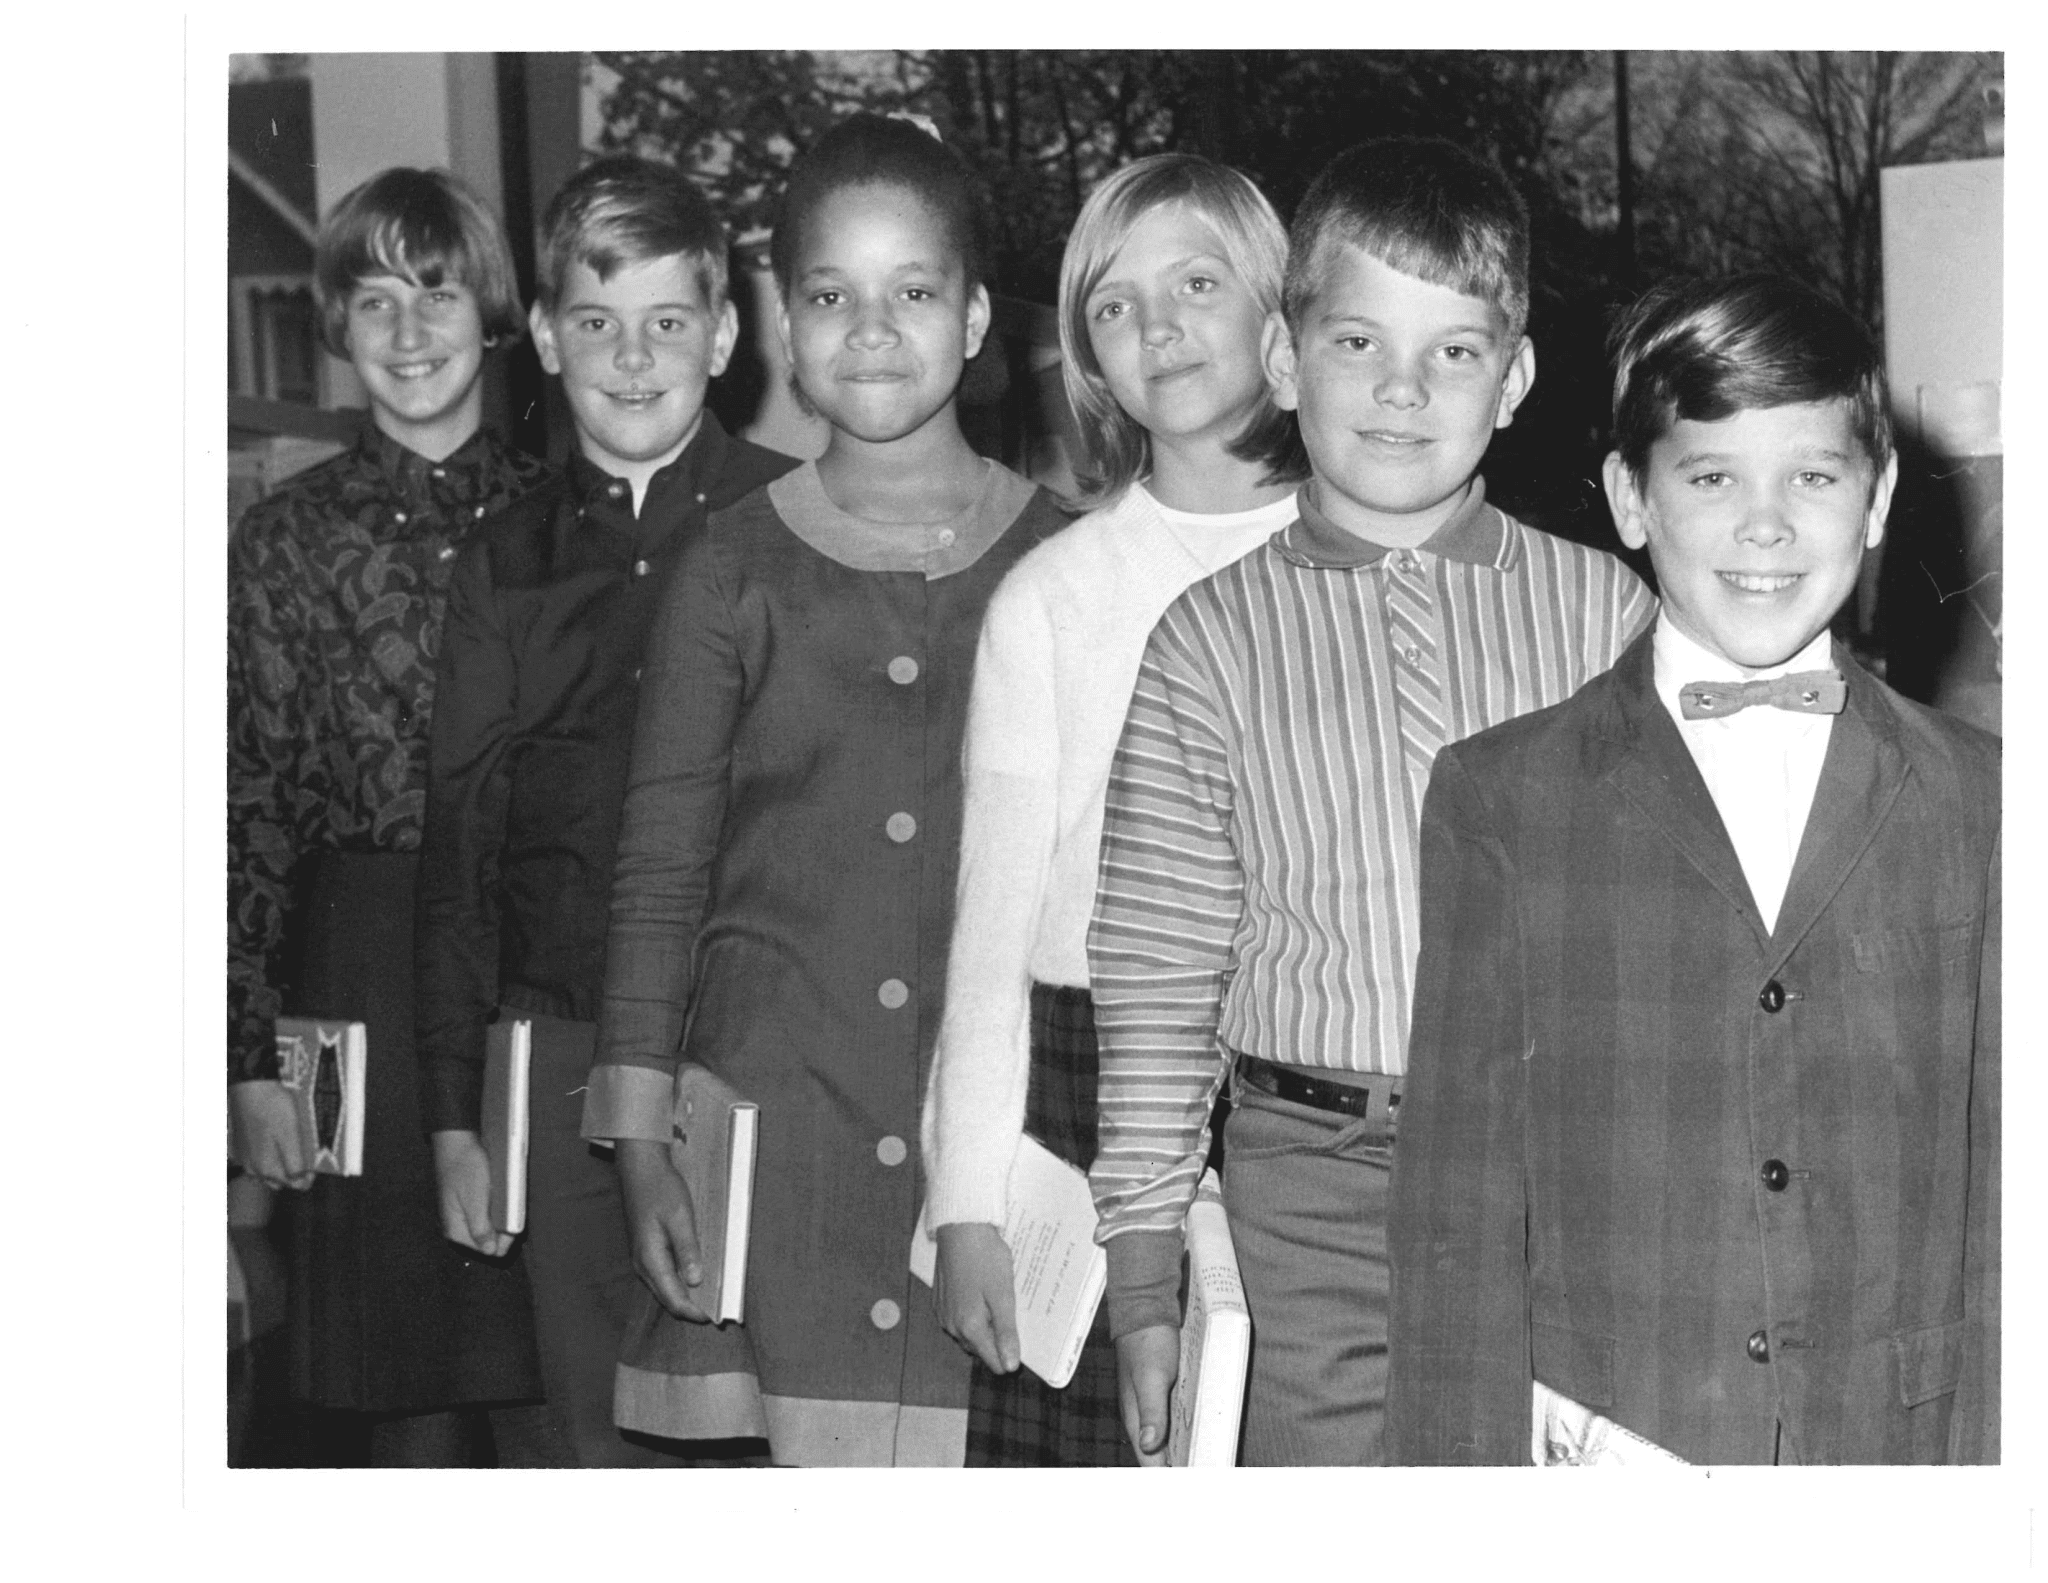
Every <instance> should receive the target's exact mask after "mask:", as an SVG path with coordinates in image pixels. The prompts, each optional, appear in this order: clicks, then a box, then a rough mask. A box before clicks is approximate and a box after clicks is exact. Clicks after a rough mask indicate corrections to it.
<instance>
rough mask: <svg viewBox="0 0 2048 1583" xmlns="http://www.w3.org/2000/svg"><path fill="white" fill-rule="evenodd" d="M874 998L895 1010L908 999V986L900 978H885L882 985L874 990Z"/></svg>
mask: <svg viewBox="0 0 2048 1583" xmlns="http://www.w3.org/2000/svg"><path fill="white" fill-rule="evenodd" d="M875 999H877V1000H879V1001H880V1002H881V1003H882V1004H883V1005H884V1006H887V1007H888V1008H889V1009H890V1010H891V1011H895V1010H896V1009H897V1008H899V1007H900V1006H902V1004H903V1003H904V1002H905V1001H907V1000H908V999H910V986H909V985H908V984H906V983H904V982H903V980H902V979H900V978H885V979H883V980H882V987H881V988H880V989H878V990H876V991H875Z"/></svg>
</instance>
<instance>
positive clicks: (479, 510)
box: [476, 506, 484, 522]
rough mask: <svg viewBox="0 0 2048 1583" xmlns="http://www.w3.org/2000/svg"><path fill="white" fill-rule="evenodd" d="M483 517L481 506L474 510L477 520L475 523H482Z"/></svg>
mask: <svg viewBox="0 0 2048 1583" xmlns="http://www.w3.org/2000/svg"><path fill="white" fill-rule="evenodd" d="M483 516H484V508H483V507H482V506H478V507H477V508H476V518H477V521H479V522H481V521H483Z"/></svg>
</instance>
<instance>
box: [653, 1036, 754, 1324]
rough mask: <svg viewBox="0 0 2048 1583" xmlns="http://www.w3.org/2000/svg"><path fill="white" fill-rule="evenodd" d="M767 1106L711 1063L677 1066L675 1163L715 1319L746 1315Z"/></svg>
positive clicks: (705, 1301) (703, 1291) (703, 1298)
mask: <svg viewBox="0 0 2048 1583" xmlns="http://www.w3.org/2000/svg"><path fill="white" fill-rule="evenodd" d="M760 1121H761V1107H760V1106H759V1105H756V1104H755V1103H753V1101H751V1100H747V1099H742V1098H741V1097H740V1095H739V1091H738V1090H737V1089H735V1088H734V1087H733V1086H732V1085H731V1084H730V1083H728V1082H726V1081H725V1079H724V1078H722V1077H720V1076H718V1075H717V1074H716V1073H715V1072H713V1071H711V1070H710V1069H709V1068H708V1067H703V1066H699V1065H697V1064H696V1063H695V1062H690V1061H686V1062H684V1063H683V1064H682V1065H681V1066H679V1067H677V1068H676V1091H675V1111H674V1117H673V1121H672V1125H671V1133H670V1138H669V1146H668V1157H669V1163H670V1164H671V1165H673V1166H674V1167H675V1170H676V1175H678V1176H680V1177H681V1178H682V1179H683V1183H684V1185H685V1186H687V1187H688V1188H689V1189H690V1207H691V1210H692V1212H693V1213H694V1214H695V1216H696V1219H697V1247H698V1251H699V1252H700V1253H701V1254H702V1255H703V1259H704V1280H703V1284H702V1285H700V1286H699V1287H698V1288H697V1292H696V1300H697V1306H698V1307H699V1308H701V1309H703V1310H704V1311H705V1312H706V1313H707V1314H709V1315H710V1316H711V1318H712V1320H713V1322H714V1323H717V1324H724V1323H726V1322H727V1321H728V1320H730V1321H732V1322H733V1323H735V1324H737V1323H740V1322H742V1321H743V1320H744V1319H745V1317H746V1316H745V1312H744V1304H745V1302H746V1295H747V1237H748V1233H749V1231H750V1230H751V1228H752V1226H753V1215H754V1153H755V1142H756V1137H757V1134H758V1132H759V1129H760Z"/></svg>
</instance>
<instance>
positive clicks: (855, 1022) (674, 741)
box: [584, 463, 1065, 1465]
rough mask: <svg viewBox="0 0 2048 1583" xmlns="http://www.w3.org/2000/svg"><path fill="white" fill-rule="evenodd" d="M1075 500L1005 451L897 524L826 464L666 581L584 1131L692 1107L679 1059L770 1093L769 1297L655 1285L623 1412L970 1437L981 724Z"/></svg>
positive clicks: (950, 1450)
mask: <svg viewBox="0 0 2048 1583" xmlns="http://www.w3.org/2000/svg"><path fill="white" fill-rule="evenodd" d="M1064 521H1065V519H1064V517H1063V516H1062V515H1061V514H1060V512H1059V511H1058V509H1057V508H1056V507H1055V505H1054V504H1053V502H1052V500H1051V498H1050V497H1049V496H1047V495H1046V494H1044V493H1043V492H1042V491H1039V490H1037V489H1035V488H1034V487H1033V486H1032V485H1030V484H1029V483H1027V482H1026V481H1025V480H1023V479H1021V478H1018V477H1017V476H1016V475H1014V474H1012V473H1010V472H1008V471H1007V470H1005V469H1003V468H1001V467H998V466H997V465H996V464H994V463H989V464H988V471H987V477H986V482H985V484H984V487H983V489H982V492H981V496H980V498H979V499H978V500H977V502H976V503H975V505H974V507H973V508H972V509H971V510H969V511H968V512H966V513H964V514H963V515H962V516H961V517H960V518H958V519H956V520H955V521H953V522H950V523H944V524H938V525H934V526H931V527H909V528H905V527H890V528H883V527H879V526H877V525H875V524H872V523H867V522H863V521H861V520H860V519H858V518H854V517H850V516H847V515H846V514H844V513H842V512H840V511H839V510H838V509H837V508H836V507H835V506H833V505H832V503H831V501H830V499H829V498H828V497H827V496H826V495H825V492H824V490H823V488H822V487H821V485H820V484H819V481H818V475H817V470H816V468H815V467H813V466H805V467H803V468H800V469H798V470H797V471H796V472H793V473H791V474H789V475H787V476H786V477H784V478H782V479H779V480H777V481H776V482H774V483H772V484H769V485H768V486H767V487H766V488H765V489H763V490H760V491H757V492H756V493H755V494H753V495H750V496H749V497H748V498H747V499H746V500H744V501H742V502H741V503H740V504H738V505H737V506H734V507H733V508H732V509H731V510H729V511H726V512H722V513H719V514H717V515H715V516H713V517H712V519H711V521H710V524H709V527H708V530H707V531H706V532H705V533H704V534H703V535H701V536H700V537H699V538H697V539H696V540H695V542H693V543H692V544H691V545H690V546H688V547H687V549H686V550H685V551H684V553H683V555H682V558H681V559H680V560H679V561H678V563H677V567H676V572H675V575H674V578H673V580H672V582H671V583H670V584H669V586H668V589H667V591H666V593H665V596H664V601H663V606H662V610H661V613H660V614H659V615H658V616H657V618H656V622H655V628H654V632H653V635H652V638H651V641H650V648H649V652H648V660H647V667H646V674H645V677H644V680H643V694H642V699H641V711H640V717H639V723H638V728H637V734H636V740H635V748H634V764H633V773H632V778H631V781H630V782H629V788H628V791H627V796H626V807H625V815H624V824H623V827H622V830H621V835H620V843H619V851H620V857H619V874H618V883H617V886H616V888H615V890H614V893H613V901H612V926H611V933H610V937H609V941H608V946H607V965H606V993H605V1003H604V1008H603V1014H602V1021H601V1024H600V1027H601V1033H600V1042H599V1053H598V1061H597V1064H596V1065H595V1066H594V1067H593V1069H592V1073H591V1088H590V1094H589V1096H588V1100H587V1103H586V1109H585V1123H584V1132H585V1135H586V1136H589V1137H594V1138H621V1137H628V1138H630V1137H640V1138H652V1139H660V1140H665V1139H666V1138H667V1137H668V1135H669V1126H668V1124H669V1087H670V1082H671V1078H672V1074H673V1072H674V1069H675V1064H676V1061H677V1059H678V1058H679V1057H680V1058H681V1059H684V1060H690V1061H696V1062H700V1063H702V1064H703V1065H705V1066H708V1067H710V1068H712V1069H713V1070H714V1071H716V1072H718V1073H719V1074H720V1075H722V1076H723V1077H724V1078H726V1080H727V1081H729V1082H730V1083H732V1084H733V1085H734V1086H735V1087H736V1088H738V1089H739V1090H740V1091H741V1092H742V1093H743V1094H745V1095H746V1096H747V1097H749V1098H751V1099H753V1100H755V1101H756V1102H757V1103H758V1104H759V1105H760V1107H761V1121H760V1149H759V1163H758V1169H757V1177H756V1185H755V1201H754V1216H753V1243H752V1258H751V1263H750V1266H749V1272H748V1282H747V1293H746V1321H745V1323H744V1324H743V1325H729V1326H725V1327H722V1328H714V1327H712V1326H709V1325H697V1324H688V1323H685V1322H683V1321H679V1320H676V1319H673V1318H671V1317H669V1316H668V1315H666V1314H665V1313H663V1312H662V1311H661V1310H660V1309H659V1308H658V1307H657V1306H656V1305H655V1304H654V1303H653V1301H652V1299H651V1298H650V1299H649V1300H648V1303H647V1307H646V1310H645V1312H644V1314H643V1315H642V1319H641V1322H640V1323H638V1324H636V1325H635V1326H634V1327H633V1328H632V1329H631V1330H630V1331H629V1334H628V1338H627V1344H626V1351H625V1355H624V1359H623V1361H622V1364H621V1368H620V1373H619V1388H618V1394H617V1401H616V1406H617V1409H618V1419H619V1423H620V1425H621V1426H622V1427H624V1428H628V1429H635V1430H641V1431H644V1432H648V1433H654V1434H662V1435H671V1436H677V1437H681V1438H728V1437H736V1436H759V1435H765V1436H766V1437H767V1438H768V1440H769V1443H770V1448H771V1454H772V1456H773V1459H774V1460H775V1461H776V1462H779V1463H790V1464H803V1465H855V1464H866V1465H872V1464H892V1463H894V1464H925V1465H932V1464H938V1465H945V1464H958V1463H959V1462H960V1460H961V1457H962V1453H963V1450H964V1444H965V1434H966V1407H967V1386H968V1360H967V1356H966V1354H965V1353H964V1352H962V1351H961V1349H960V1348H959V1347H958V1346H956V1345H955V1344H954V1343H953V1342H952V1341H951V1340H950V1339H949V1338H948V1337H947V1336H946V1335H945V1334H944V1333H943V1332H942V1331H941V1330H940V1329H939V1326H938V1322H937V1319H936V1317H935V1314H934V1312H933V1305H932V1301H931V1294H930V1292H929V1290H928V1289H926V1288H925V1287H924V1286H923V1285H922V1284H921V1283H919V1282H917V1281H916V1280H915V1279H914V1278H913V1277H912V1276H911V1275H910V1273H909V1253H910V1236H911V1230H912V1227H913V1225H914V1224H915V1222H916V1219H917V1213H918V1206H919V1203H920V1200H921V1198H922V1197H923V1183H922V1180H921V1168H920V1164H919V1158H918V1151H917V1126H918V1112H919V1106H920V1103H921V1101H922V1097H923V1093H924V1089H925V1085H926V1082H927V1080H928V1077H929V1071H930V1060H931V1051H932V1045H933V1042H934V1039H935V1037H936V1035H937V1032H938V1025H939V1014H940V1009H941V1006H942V1003H943V995H944V983H943V979H944V973H945V965H946V950H947V943H948V936H949V933H950V929H951V925H952V917H953V886H954V877H955V871H956V867H957V862H958V848H959V838H960V745H961V736H962V732H963V728H964V725H965V718H966V709H967V697H968V689H969V684H970V682H971V680H972V669H973V660H974V650H975V642H976V638H977V635H978V631H979V628H980V625H981V617H982V612H983V610H984V608H985V607H986V606H987V603H988V600H989V597H990V595H991V594H992V593H993V592H994V591H995V588H996V585H997V583H999V582H1000V581H1001V580H1002V577H1003V575H1004V573H1006V572H1007V571H1008V570H1009V569H1010V567H1011V566H1012V565H1014V564H1015V562H1016V561H1017V560H1018V559H1019V558H1020V557H1021V556H1022V555H1023V554H1024V553H1025V552H1026V551H1028V550H1029V549H1031V548H1032V547H1033V546H1034V545H1036V544H1038V543H1039V542H1041V541H1042V540H1043V539H1044V538H1046V537H1047V536H1049V535H1050V534H1051V533H1053V532H1055V531H1056V530H1057V529H1058V528H1059V527H1061V526H1062V525H1063V523H1064Z"/></svg>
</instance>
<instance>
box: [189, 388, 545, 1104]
mask: <svg viewBox="0 0 2048 1583" xmlns="http://www.w3.org/2000/svg"><path fill="white" fill-rule="evenodd" d="M551 476H552V471H551V469H550V468H549V467H548V466H547V464H546V463H544V462H539V461H535V460H534V459H533V458H531V457H529V456H526V455H524V454H523V453H520V452H517V451H514V450H512V449H511V448H509V447H508V446H506V445H504V444H502V443H500V442H499V441H498V440H497V439H496V438H495V437H493V436H492V435H490V434H488V433H479V434H477V435H476V436H475V437H474V438H472V439H471V440H470V441H469V442H468V443H467V444H465V445H464V446H463V447H462V448H461V449H460V450H458V451H456V452H455V453H454V454H453V455H452V456H450V457H448V458H447V459H446V460H445V461H441V462H435V461H431V460H429V459H428V458H426V457H424V456H421V455H419V454H418V453H416V452H414V451H410V450H408V449H406V447H404V446H402V445H400V444H398V443H397V442H396V441H395V440H392V439H391V438H389V437H388V436H387V435H385V434H383V433H382V432H380V431H379V430H377V429H375V428H374V427H370V426H367V425H366V427H365V432H364V435H363V438H362V439H361V441H360V442H358V444H357V445H356V447H355V448H354V449H353V450H351V451H348V452H346V453H345V454H343V455H341V456H337V457H334V458H332V459H331V460H329V461H327V462H323V463H322V464H320V465H319V466H318V467H314V468H312V469H310V470H308V471H307V472H305V473H302V474H300V475H299V476H298V477H297V478H294V479H293V480H292V481H291V482H290V483H289V484H287V485H286V486H285V487H284V488H283V489H282V490H280V491H279V492H278V493H277V494H275V495H272V496H271V497H269V498H268V499H266V500H261V501H258V502H257V503H256V504H255V505H253V506H251V507H250V508H249V510H248V511H247V512H246V513H244V514H243V517H242V520H241V522H240V524H239V525H238V526H237V528H236V530H235V533H234V537H233V540H232V541H231V543H230V546H229V550H228V1080H229V1081H230V1082H241V1081H245V1080H247V1079H251V1078H266V1077H274V1076H275V1075H276V1058H275V1043H274V1038H273V1034H272V1029H271V1021H272V1019H273V1018H275V1017H276V1016H277V1015H278V1014H279V1011H280V1010H281V992H280V987H279V986H280V977H281V972H282V969H283V966H284V963H283V957H284V946H285V937H286V935H285V931H286V924H287V920H288V918H289V916H290V914H291V911H292V905H293V886H294V883H295V880H296V879H298V878H299V876H298V874H297V870H298V866H299V863H300V860H301V859H302V858H304V857H306V856H308V855H310V854H312V853H315V852H318V851H321V850H335V851H347V852H410V851H413V850H416V849H417V848H418V846H419V842H420V826H421V819H422V815H423V813H424V811H425V803H426V763H427V758H426V754H427V726H428V723H429V721H430V719H431V718H432V713H433V705H434V666H435V660H436V658H437V656H438V653H439V650H440V634H441V607H442V602H443V599H444V597H445V595H446V592H447V587H448V577H449V573H450V571H451V569H452V565H453V562H454V559H455V552H456V550H457V548H458V547H459V546H460V545H461V544H462V543H463V541H464V540H465V539H466V538H467V537H468V536H469V534H470V532H471V531H472V530H473V529H474V528H475V526H476V524H477V523H478V522H479V521H481V520H482V519H483V518H485V517H487V516H489V515H490V514H491V513H492V512H494V511H496V510H498V509H499V508H500V507H502V506H504V505H507V504H509V503H510V502H511V501H513V500H516V499H518V498H519V497H520V496H521V495H524V494H526V493H527V492H528V491H529V490H531V489H534V488H535V487H537V486H538V485H539V484H541V483H543V482H544V481H546V480H547V479H548V478H549V477H551Z"/></svg>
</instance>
